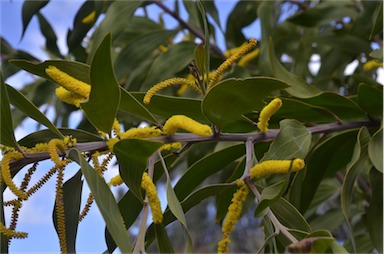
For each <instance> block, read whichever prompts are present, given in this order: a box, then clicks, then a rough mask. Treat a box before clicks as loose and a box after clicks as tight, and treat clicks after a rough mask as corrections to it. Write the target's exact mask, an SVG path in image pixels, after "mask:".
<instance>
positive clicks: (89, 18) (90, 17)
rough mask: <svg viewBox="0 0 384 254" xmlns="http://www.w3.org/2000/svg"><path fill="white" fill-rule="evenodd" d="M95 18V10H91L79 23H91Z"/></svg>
mask: <svg viewBox="0 0 384 254" xmlns="http://www.w3.org/2000/svg"><path fill="white" fill-rule="evenodd" d="M95 19H96V11H93V12H91V13H90V14H88V16H86V17H85V18H83V20H81V23H83V24H92V23H94V22H95Z"/></svg>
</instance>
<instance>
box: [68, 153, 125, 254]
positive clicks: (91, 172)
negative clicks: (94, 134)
mask: <svg viewBox="0 0 384 254" xmlns="http://www.w3.org/2000/svg"><path fill="white" fill-rule="evenodd" d="M69 157H70V158H71V159H72V160H74V161H76V162H77V163H78V164H79V165H80V166H81V172H82V173H83V175H84V178H85V180H86V181H87V184H88V186H89V189H90V190H91V192H92V195H93V197H94V198H95V201H96V204H97V206H98V208H99V210H100V212H101V215H102V216H103V218H104V221H105V223H106V226H107V228H108V230H109V232H110V233H111V235H112V237H113V239H114V241H115V242H116V243H117V246H118V247H119V248H120V251H121V252H123V253H131V244H130V240H129V235H128V232H127V230H126V229H125V226H124V221H123V219H122V217H121V214H120V211H119V208H118V206H117V204H116V200H115V197H114V196H113V194H112V192H111V190H110V189H109V187H108V185H107V183H106V182H105V180H104V178H103V177H102V176H100V175H99V174H98V173H97V172H96V171H95V169H93V168H92V167H91V166H90V165H89V164H88V162H87V161H86V160H85V159H84V158H83V156H82V155H81V153H80V152H78V151H77V150H75V149H72V150H71V151H69Z"/></svg>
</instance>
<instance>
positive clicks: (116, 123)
mask: <svg viewBox="0 0 384 254" xmlns="http://www.w3.org/2000/svg"><path fill="white" fill-rule="evenodd" d="M112 130H113V131H114V132H115V133H116V135H119V134H120V132H121V128H120V123H119V121H118V120H117V119H116V118H115V120H114V121H113V125H112Z"/></svg>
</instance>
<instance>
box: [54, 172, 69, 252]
mask: <svg viewBox="0 0 384 254" xmlns="http://www.w3.org/2000/svg"><path fill="white" fill-rule="evenodd" d="M63 179H64V168H59V169H58V170H57V181H56V202H55V205H56V219H57V232H58V235H59V243H60V250H61V253H67V240H66V227H65V214H64V197H63Z"/></svg>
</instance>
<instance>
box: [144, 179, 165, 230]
mask: <svg viewBox="0 0 384 254" xmlns="http://www.w3.org/2000/svg"><path fill="white" fill-rule="evenodd" d="M141 188H143V189H144V190H145V191H146V193H147V197H148V203H149V206H150V207H151V211H152V220H153V223H156V224H158V223H161V222H162V221H163V213H162V211H161V205H160V199H159V197H158V196H157V190H156V186H155V184H154V183H153V182H152V179H151V178H150V177H149V176H148V174H147V173H146V172H144V174H143V178H142V180H141Z"/></svg>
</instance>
